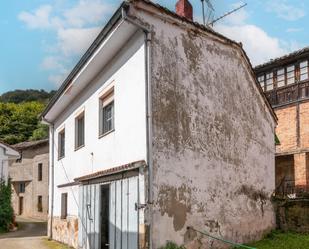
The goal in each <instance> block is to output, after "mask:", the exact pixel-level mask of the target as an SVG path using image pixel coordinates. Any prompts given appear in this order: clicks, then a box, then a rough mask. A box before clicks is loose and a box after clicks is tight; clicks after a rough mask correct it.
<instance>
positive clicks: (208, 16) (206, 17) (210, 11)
mask: <svg viewBox="0 0 309 249" xmlns="http://www.w3.org/2000/svg"><path fill="white" fill-rule="evenodd" d="M201 2H202V11H203V24H204V25H207V24H208V23H209V22H210V21H212V20H213V17H214V12H215V9H214V7H213V5H212V3H211V0H201ZM205 2H206V5H207V9H206V13H205Z"/></svg>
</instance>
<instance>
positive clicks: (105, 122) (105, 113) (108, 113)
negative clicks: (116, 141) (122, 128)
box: [100, 89, 115, 135]
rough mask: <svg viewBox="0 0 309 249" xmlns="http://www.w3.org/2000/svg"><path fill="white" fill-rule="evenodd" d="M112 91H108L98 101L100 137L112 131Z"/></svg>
mask: <svg viewBox="0 0 309 249" xmlns="http://www.w3.org/2000/svg"><path fill="white" fill-rule="evenodd" d="M114 123H115V122H114V90H113V89H112V90H110V91H109V92H108V93H106V94H105V95H104V96H103V97H102V98H101V100H100V135H104V134H106V133H108V132H110V131H113V130H114V127H115V125H114Z"/></svg>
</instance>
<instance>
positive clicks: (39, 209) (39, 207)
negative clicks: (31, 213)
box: [38, 195, 43, 212]
mask: <svg viewBox="0 0 309 249" xmlns="http://www.w3.org/2000/svg"><path fill="white" fill-rule="evenodd" d="M38 212H43V202H42V196H41V195H39V196H38Z"/></svg>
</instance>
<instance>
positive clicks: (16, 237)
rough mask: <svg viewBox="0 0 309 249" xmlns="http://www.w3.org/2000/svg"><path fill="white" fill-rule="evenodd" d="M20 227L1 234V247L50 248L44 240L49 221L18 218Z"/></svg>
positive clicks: (20, 248) (2, 248) (12, 248)
mask: <svg viewBox="0 0 309 249" xmlns="http://www.w3.org/2000/svg"><path fill="white" fill-rule="evenodd" d="M17 222H18V224H19V229H18V230H17V231H15V232H10V233H6V234H3V235H0V249H49V248H48V247H46V245H45V244H44V242H43V238H45V236H46V235H47V234H46V233H47V223H46V222H42V221H38V220H34V219H25V218H20V217H19V218H17Z"/></svg>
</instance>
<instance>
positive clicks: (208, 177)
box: [137, 7, 275, 248]
mask: <svg viewBox="0 0 309 249" xmlns="http://www.w3.org/2000/svg"><path fill="white" fill-rule="evenodd" d="M151 11H152V9H151V7H149V8H148V9H147V13H146V12H144V13H143V12H139V13H137V15H139V16H140V18H141V19H142V20H143V22H144V23H146V25H147V24H148V23H150V24H151V28H152V30H153V37H152V47H151V50H152V54H151V55H152V57H151V58H152V60H151V63H152V65H151V68H152V72H151V75H152V78H151V81H152V94H153V96H152V110H153V113H152V115H153V170H154V172H153V173H154V175H153V180H154V188H153V193H154V204H153V222H154V223H153V231H152V238H153V245H154V248H159V247H160V246H162V245H164V244H165V243H166V241H168V240H172V241H175V242H176V243H178V244H185V245H187V246H188V247H189V248H210V247H211V246H212V248H216V247H217V248H223V247H224V246H223V245H222V244H217V245H216V244H214V243H213V241H209V240H208V239H205V238H202V237H201V236H200V235H198V234H197V233H192V232H188V230H187V226H193V227H194V228H196V229H199V230H201V231H207V232H209V233H211V234H212V235H217V236H220V237H223V238H226V239H230V240H233V241H235V242H247V241H251V240H256V239H259V238H261V237H262V235H263V234H264V233H265V232H267V231H269V230H270V229H272V228H273V227H274V226H275V216H274V210H273V206H272V204H271V202H270V196H271V194H272V193H273V191H274V187H275V172H274V168H275V167H274V164H275V162H274V153H275V145H274V126H275V122H274V120H273V118H272V117H271V114H270V112H269V110H268V109H267V107H266V105H265V103H264V102H263V99H262V96H261V95H260V93H259V92H258V88H257V86H256V84H255V81H254V77H253V75H252V74H251V72H250V66H249V65H248V64H247V62H246V61H245V59H244V56H243V54H241V52H240V49H239V48H237V47H236V46H235V45H231V44H228V43H226V42H225V41H224V40H220V39H218V38H216V37H214V36H213V35H211V34H210V33H204V32H201V31H200V30H197V29H196V28H194V27H192V26H190V25H185V24H180V23H179V22H178V21H175V20H170V19H171V17H166V18H164V19H165V21H163V20H162V19H160V18H159V17H158V16H159V14H158V16H156V14H155V13H153V14H149V13H150V12H151ZM160 15H164V14H162V13H160ZM168 20H170V22H169V21H168ZM179 25H184V27H183V28H184V29H183V28H180V27H179Z"/></svg>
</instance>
